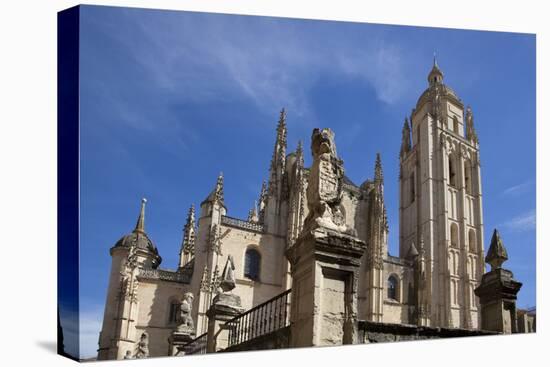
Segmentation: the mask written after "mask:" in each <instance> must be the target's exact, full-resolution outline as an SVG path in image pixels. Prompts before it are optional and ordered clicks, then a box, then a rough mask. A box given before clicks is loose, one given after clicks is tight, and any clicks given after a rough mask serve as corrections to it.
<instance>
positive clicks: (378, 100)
mask: <svg viewBox="0 0 550 367" xmlns="http://www.w3.org/2000/svg"><path fill="white" fill-rule="evenodd" d="M80 47H81V61H80V62H81V76H80V78H81V80H80V82H81V100H80V103H81V105H80V106H81V228H80V229H81V232H80V235H81V242H80V246H81V248H80V250H81V252H80V255H81V274H80V275H81V277H80V284H81V290H80V292H81V305H80V307H81V309H80V311H81V322H80V325H81V330H80V332H81V333H82V340H81V348H82V356H84V357H86V356H90V355H94V354H95V350H96V348H97V340H98V331H99V328H100V325H101V320H102V317H103V307H104V302H105V296H106V287H107V282H108V274H109V270H110V260H111V259H110V256H109V248H110V247H111V246H113V244H114V243H115V242H116V241H117V240H118V239H119V238H120V237H121V236H123V235H124V234H126V233H128V232H130V231H131V230H132V229H133V226H134V225H135V220H136V218H137V214H138V210H139V203H140V199H141V198H142V197H146V198H147V199H148V204H147V213H146V230H147V233H148V234H149V235H150V237H151V238H152V239H153V241H154V242H155V243H156V245H157V247H158V249H159V251H160V253H161V255H162V257H163V262H162V264H161V267H162V268H175V267H176V262H177V257H178V250H179V247H180V243H181V237H182V228H183V225H184V221H185V218H186V214H187V211H188V208H189V206H190V205H191V204H192V203H194V204H195V205H198V204H200V202H201V201H202V200H203V199H204V198H205V197H206V195H207V194H208V193H209V191H210V190H211V189H212V187H213V186H214V184H215V181H216V177H217V174H218V173H219V172H220V171H223V172H224V175H225V199H226V204H227V207H228V215H230V216H233V217H246V214H247V212H248V210H249V209H250V207H251V206H252V204H253V202H254V200H255V199H256V198H257V196H258V193H259V189H260V186H261V182H262V180H263V179H266V178H267V173H268V168H269V162H270V159H271V152H272V149H273V143H274V139H275V127H276V122H277V118H278V113H279V110H280V109H281V107H283V106H284V107H286V109H287V117H288V118H287V123H288V130H289V132H288V142H289V151H290V150H294V149H295V147H296V145H297V142H298V140H299V139H302V140H304V141H305V145H306V146H309V137H310V135H311V130H312V129H313V128H314V127H330V128H332V129H333V130H334V131H335V134H336V144H337V147H338V152H339V154H340V156H341V158H343V160H344V162H345V169H346V174H347V175H348V176H349V177H350V178H351V179H352V180H353V181H354V182H355V183H357V184H360V183H361V182H363V181H364V180H365V179H367V178H369V177H372V175H373V167H374V159H375V154H376V152H380V153H381V154H382V163H383V167H384V175H385V199H386V205H387V209H388V218H389V222H390V240H389V241H390V252H391V253H392V254H395V255H396V254H397V248H398V243H397V241H398V225H399V224H398V201H397V198H398V191H397V175H398V154H399V146H400V140H401V127H402V125H403V119H404V117H405V116H407V115H409V114H410V112H411V109H412V108H413V107H414V106H415V104H416V101H417V99H418V97H419V96H420V94H421V93H422V92H423V91H424V90H425V89H426V87H427V81H426V76H427V74H428V72H429V70H430V68H431V63H432V57H433V53H434V51H435V52H436V53H437V58H438V63H439V65H440V67H441V69H442V70H443V72H444V74H445V83H446V84H448V85H449V86H451V87H452V88H453V89H454V90H455V91H456V92H457V93H458V95H459V96H460V97H461V98H462V100H463V102H464V103H465V104H466V105H468V104H469V105H471V106H472V109H473V111H474V116H475V123H476V129H477V132H478V135H479V139H480V144H481V164H482V180H483V205H484V219H485V246H486V249H487V248H488V246H489V241H490V237H491V233H492V230H493V228H495V227H497V228H498V229H499V230H500V232H501V235H502V238H503V241H504V243H505V246H506V247H507V249H508V254H509V258H510V260H509V261H508V262H507V263H506V265H507V267H508V268H510V269H511V270H512V271H513V272H514V274H515V276H516V278H517V279H518V280H520V281H522V282H523V283H524V285H523V288H522V290H521V291H520V294H519V299H518V305H519V306H520V307H526V306H532V305H534V304H535V301H536V299H535V208H536V199H535V179H536V173H535V130H536V129H535V37H534V36H533V35H526V34H513V33H500V32H499V33H497V32H483V31H463V30H450V29H438V28H420V27H404V26H385V25H374V24H361V23H344V22H329V21H312V20H297V19H281V18H269V17H250V16H235V15H221V14H218V15H216V14H206V13H192V12H167V11H152V10H143V9H127V8H111V7H91V6H85V7H83V8H82V13H81V46H80ZM310 161H311V159H310V157H309V155H308V156H307V157H306V164H308V163H309V162H310Z"/></svg>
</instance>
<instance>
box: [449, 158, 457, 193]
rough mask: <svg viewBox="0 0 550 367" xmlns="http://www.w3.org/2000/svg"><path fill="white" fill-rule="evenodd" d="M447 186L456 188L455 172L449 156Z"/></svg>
mask: <svg viewBox="0 0 550 367" xmlns="http://www.w3.org/2000/svg"><path fill="white" fill-rule="evenodd" d="M449 185H451V186H453V187H456V172H455V166H454V162H453V157H452V156H449Z"/></svg>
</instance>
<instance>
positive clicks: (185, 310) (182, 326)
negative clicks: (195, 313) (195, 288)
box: [176, 292, 195, 335]
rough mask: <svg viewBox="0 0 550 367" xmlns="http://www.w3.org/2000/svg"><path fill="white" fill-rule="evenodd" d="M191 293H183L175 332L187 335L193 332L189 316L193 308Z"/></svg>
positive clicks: (192, 324)
mask: <svg viewBox="0 0 550 367" xmlns="http://www.w3.org/2000/svg"><path fill="white" fill-rule="evenodd" d="M193 299H194V296H193V293H191V292H187V293H185V294H184V295H183V300H182V302H181V305H180V310H179V311H180V323H179V325H178V326H177V328H176V332H178V333H185V334H189V335H194V334H195V325H194V323H193V318H192V317H191V311H192V310H193Z"/></svg>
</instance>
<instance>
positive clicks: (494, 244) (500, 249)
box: [485, 229, 508, 271]
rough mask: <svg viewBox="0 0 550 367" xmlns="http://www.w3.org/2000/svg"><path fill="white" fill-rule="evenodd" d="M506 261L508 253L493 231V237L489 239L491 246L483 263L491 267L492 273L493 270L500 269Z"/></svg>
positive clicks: (496, 232)
mask: <svg viewBox="0 0 550 367" xmlns="http://www.w3.org/2000/svg"><path fill="white" fill-rule="evenodd" d="M506 260H508V253H507V252H506V248H505V247H504V244H503V243H502V239H501V238H500V234H499V233H498V231H497V230H496V229H495V230H494V232H493V237H492V238H491V246H489V250H488V251H487V256H486V257H485V262H486V263H487V264H489V265H491V271H492V270H495V269H500V268H501V267H502V264H503V263H504V262H505V261H506Z"/></svg>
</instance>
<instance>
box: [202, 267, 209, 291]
mask: <svg viewBox="0 0 550 367" xmlns="http://www.w3.org/2000/svg"><path fill="white" fill-rule="evenodd" d="M200 290H201V292H209V291H210V277H209V276H208V266H205V267H204V270H203V272H202V279H201V286H200Z"/></svg>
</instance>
